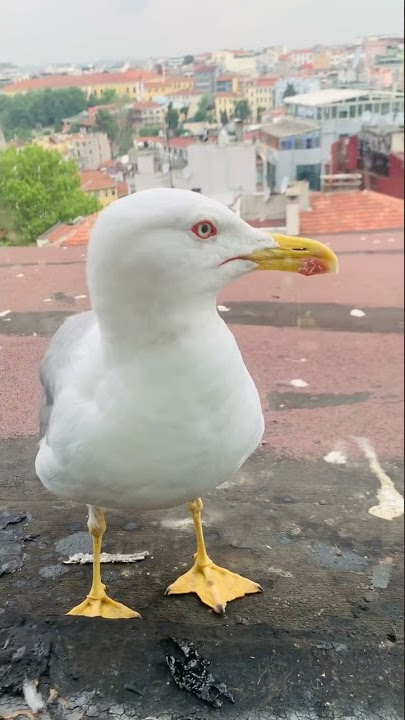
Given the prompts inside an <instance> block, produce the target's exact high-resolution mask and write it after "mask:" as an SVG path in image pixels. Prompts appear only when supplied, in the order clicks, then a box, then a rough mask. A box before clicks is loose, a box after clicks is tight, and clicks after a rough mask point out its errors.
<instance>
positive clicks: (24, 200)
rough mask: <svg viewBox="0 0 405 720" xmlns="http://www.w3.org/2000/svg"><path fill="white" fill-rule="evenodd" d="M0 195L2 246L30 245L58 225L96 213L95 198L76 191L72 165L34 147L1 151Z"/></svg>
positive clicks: (77, 184)
mask: <svg viewBox="0 0 405 720" xmlns="http://www.w3.org/2000/svg"><path fill="white" fill-rule="evenodd" d="M0 195H1V202H2V213H1V218H0V223H1V235H2V238H3V242H4V241H5V242H6V243H10V242H15V243H16V244H20V245H22V244H27V243H30V242H33V241H34V240H36V239H37V237H38V236H39V235H41V233H43V232H44V231H45V230H47V229H48V228H50V227H51V226H52V225H54V224H55V223H57V222H58V221H65V222H66V221H70V220H74V219H75V218H76V217H79V216H80V215H89V214H91V213H92V212H95V211H96V210H98V209H99V205H98V201H97V200H96V198H93V197H90V196H88V195H86V194H85V193H84V192H82V190H81V189H80V177H79V174H78V171H77V168H76V165H75V163H74V161H73V160H65V159H64V158H63V157H62V155H60V153H59V152H58V151H57V150H45V149H44V148H42V147H40V146H39V145H35V144H34V145H28V146H27V147H25V148H23V149H21V150H17V149H16V148H15V147H12V146H10V147H8V148H6V149H5V150H2V152H1V153H0Z"/></svg>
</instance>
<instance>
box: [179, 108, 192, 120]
mask: <svg viewBox="0 0 405 720" xmlns="http://www.w3.org/2000/svg"><path fill="white" fill-rule="evenodd" d="M189 110H190V108H189V106H188V105H183V107H182V108H180V115H183V117H184V118H185V120H187V118H188V111H189Z"/></svg>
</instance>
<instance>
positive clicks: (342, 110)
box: [339, 107, 347, 118]
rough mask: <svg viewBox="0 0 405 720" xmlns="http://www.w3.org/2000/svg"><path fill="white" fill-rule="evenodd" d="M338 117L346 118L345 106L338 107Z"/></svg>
mask: <svg viewBox="0 0 405 720" xmlns="http://www.w3.org/2000/svg"><path fill="white" fill-rule="evenodd" d="M339 117H340V118H347V108H344V107H343V108H340V109H339Z"/></svg>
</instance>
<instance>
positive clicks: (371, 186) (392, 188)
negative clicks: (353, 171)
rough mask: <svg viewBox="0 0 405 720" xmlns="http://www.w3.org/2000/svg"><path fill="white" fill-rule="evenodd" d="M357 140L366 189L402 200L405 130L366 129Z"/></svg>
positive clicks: (360, 166)
mask: <svg viewBox="0 0 405 720" xmlns="http://www.w3.org/2000/svg"><path fill="white" fill-rule="evenodd" d="M356 140H357V141H358V168H359V169H360V170H361V171H362V173H363V183H364V187H365V188H366V189H367V190H374V191H376V192H380V193H384V195H391V196H392V197H397V198H403V197H404V129H403V128H402V129H399V128H396V127H389V126H388V127H384V126H382V127H372V126H364V127H363V128H362V129H361V131H360V133H359V135H358V137H357V138H356Z"/></svg>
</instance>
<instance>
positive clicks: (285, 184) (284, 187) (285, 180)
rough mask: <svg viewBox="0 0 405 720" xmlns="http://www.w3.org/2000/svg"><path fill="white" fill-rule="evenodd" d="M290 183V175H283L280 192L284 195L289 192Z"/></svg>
mask: <svg viewBox="0 0 405 720" xmlns="http://www.w3.org/2000/svg"><path fill="white" fill-rule="evenodd" d="M288 184H289V179H288V177H283V179H282V181H281V185H280V192H281V194H282V195H284V194H285V193H286V192H287V188H288Z"/></svg>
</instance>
